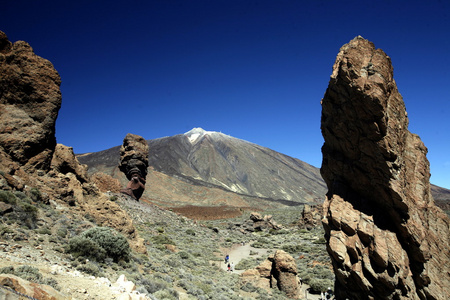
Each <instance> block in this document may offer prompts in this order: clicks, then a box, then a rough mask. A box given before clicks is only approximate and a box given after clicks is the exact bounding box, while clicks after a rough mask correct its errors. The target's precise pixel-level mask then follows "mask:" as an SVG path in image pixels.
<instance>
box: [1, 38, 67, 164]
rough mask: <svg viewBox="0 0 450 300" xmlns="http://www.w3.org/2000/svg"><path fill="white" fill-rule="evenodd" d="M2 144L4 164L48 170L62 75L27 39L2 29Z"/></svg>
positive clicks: (54, 144)
mask: <svg viewBox="0 0 450 300" xmlns="http://www.w3.org/2000/svg"><path fill="white" fill-rule="evenodd" d="M0 73H1V74H2V75H1V80H0V124H2V125H1V129H0V147H1V150H2V152H3V154H4V157H1V159H2V161H3V164H5V161H6V160H7V161H10V167H12V168H14V167H15V168H17V165H15V164H14V163H13V162H17V163H18V164H20V165H21V166H23V167H24V168H25V170H26V171H27V172H32V171H33V170H35V169H41V170H48V169H49V168H50V162H51V160H52V155H53V151H54V149H55V146H56V138H55V121H56V118H57V116H58V111H59V109H60V107H61V92H60V89H59V86H60V84H61V79H60V76H59V74H58V72H57V71H56V70H55V68H54V67H53V65H52V64H51V63H50V62H49V61H48V60H46V59H44V58H41V57H39V56H37V55H36V54H35V53H34V52H33V49H32V48H31V47H30V45H29V44H28V43H26V42H23V41H18V42H16V43H14V44H13V43H11V42H10V41H9V40H8V38H7V36H6V34H5V33H3V32H1V31H0Z"/></svg>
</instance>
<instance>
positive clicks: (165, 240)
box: [152, 235, 175, 245]
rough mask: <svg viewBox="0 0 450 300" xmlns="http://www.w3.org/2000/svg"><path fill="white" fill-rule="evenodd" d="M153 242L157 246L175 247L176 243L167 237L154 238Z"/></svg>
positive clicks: (158, 236) (157, 236)
mask: <svg viewBox="0 0 450 300" xmlns="http://www.w3.org/2000/svg"><path fill="white" fill-rule="evenodd" d="M152 241H153V243H155V244H160V245H161V244H164V245H166V244H167V245H175V243H174V242H173V241H172V240H171V239H170V238H169V237H168V236H167V235H156V236H152Z"/></svg>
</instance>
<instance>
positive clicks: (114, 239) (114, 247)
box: [68, 227, 131, 262]
mask: <svg viewBox="0 0 450 300" xmlns="http://www.w3.org/2000/svg"><path fill="white" fill-rule="evenodd" d="M68 251H69V252H71V253H74V254H76V255H77V256H80V255H81V256H85V257H90V258H93V259H95V260H97V261H103V260H104V259H105V258H106V257H110V258H112V259H113V260H114V261H116V262H117V261H119V260H121V259H124V260H126V261H128V260H129V257H130V252H131V249H130V245H129V244H128V241H127V239H126V238H125V237H124V236H123V235H121V234H119V233H117V232H116V231H114V230H113V229H111V228H108V227H93V228H90V229H88V230H86V231H85V232H83V233H82V234H81V235H79V236H76V237H74V238H72V239H71V240H70V241H69V249H68Z"/></svg>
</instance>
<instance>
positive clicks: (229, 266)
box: [228, 263, 231, 271]
mask: <svg viewBox="0 0 450 300" xmlns="http://www.w3.org/2000/svg"><path fill="white" fill-rule="evenodd" d="M230 269H231V265H230V263H228V271H230Z"/></svg>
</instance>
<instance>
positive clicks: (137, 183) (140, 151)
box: [119, 133, 149, 200]
mask: <svg viewBox="0 0 450 300" xmlns="http://www.w3.org/2000/svg"><path fill="white" fill-rule="evenodd" d="M148 150H149V149H148V144H147V142H146V141H145V139H144V138H143V137H141V136H139V135H135V134H131V133H129V134H127V136H126V137H125V139H124V140H123V144H122V147H121V148H120V165H119V169H120V171H122V172H123V173H124V174H125V176H126V177H127V179H128V180H129V183H128V185H127V188H126V189H124V190H122V192H123V193H124V194H128V195H130V196H132V197H133V198H135V199H136V200H139V198H140V197H141V196H142V194H143V193H144V190H145V182H146V177H147V168H148Z"/></svg>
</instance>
